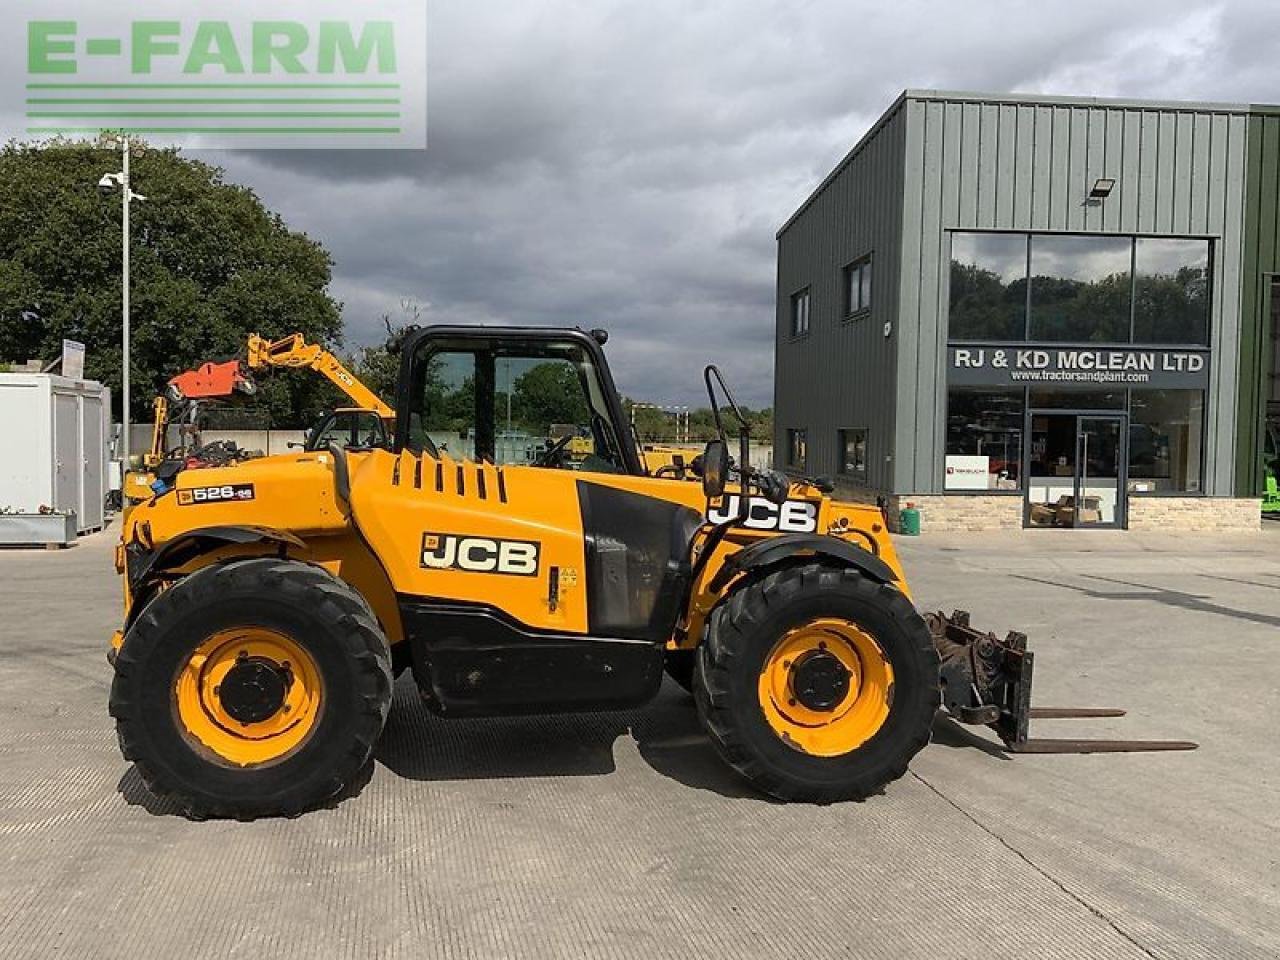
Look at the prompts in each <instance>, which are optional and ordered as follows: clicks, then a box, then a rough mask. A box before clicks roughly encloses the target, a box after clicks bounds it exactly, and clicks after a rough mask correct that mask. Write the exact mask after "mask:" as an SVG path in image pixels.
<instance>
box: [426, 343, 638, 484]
mask: <svg viewBox="0 0 1280 960" xmlns="http://www.w3.org/2000/svg"><path fill="white" fill-rule="evenodd" d="M423 349H424V351H426V350H428V349H430V348H429V347H426V348H423ZM419 356H420V359H418V358H415V359H416V361H417V371H416V372H415V378H416V380H417V383H418V385H417V386H416V387H415V390H416V391H417V396H416V400H415V402H414V404H413V406H412V407H411V410H410V428H409V429H410V442H409V446H410V448H411V449H413V450H426V451H429V452H430V451H432V449H433V448H434V450H435V451H440V452H447V453H448V454H450V455H451V456H452V457H453V458H454V459H463V458H466V459H476V458H477V456H478V455H479V456H483V457H484V458H487V459H492V460H493V461H494V462H495V463H499V464H507V463H510V464H534V465H537V466H545V467H553V468H557V469H573V470H587V471H594V472H617V471H618V470H621V469H623V468H625V461H624V459H623V457H622V454H621V445H620V444H619V442H618V438H617V437H616V436H615V435H614V430H613V428H612V426H611V425H610V424H611V421H610V418H609V411H608V408H607V405H606V404H605V403H604V401H603V396H604V394H603V392H602V390H601V389H600V387H599V376H598V373H597V371H596V369H595V367H594V365H593V364H592V362H591V359H590V357H589V356H588V355H587V354H586V352H585V351H584V350H583V349H582V348H581V347H579V346H578V345H577V344H573V343H555V342H550V343H545V344H524V343H519V342H517V343H516V344H514V346H508V345H506V344H501V343H499V344H494V345H492V346H486V347H477V348H475V349H458V350H448V349H442V350H432V351H431V352H423V353H421V354H420V355H419ZM478 444H479V449H478V447H477V445H478Z"/></svg>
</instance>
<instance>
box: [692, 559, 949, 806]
mask: <svg viewBox="0 0 1280 960" xmlns="http://www.w3.org/2000/svg"><path fill="white" fill-rule="evenodd" d="M830 622H840V623H848V624H850V625H851V626H853V627H854V630H853V632H854V633H860V634H861V635H862V636H863V637H865V638H867V640H868V642H869V643H870V644H871V645H872V647H873V648H874V649H877V650H878V652H879V654H880V656H881V658H882V659H883V662H884V666H883V667H881V669H882V670H883V671H884V673H885V674H887V677H888V680H887V684H886V687H887V688H886V689H883V690H880V691H878V693H879V695H880V696H881V700H880V702H879V703H878V704H876V703H873V704H871V707H872V708H874V709H873V710H872V716H873V720H872V722H870V723H869V724H868V725H866V733H865V739H863V740H862V741H861V742H857V743H856V746H853V748H852V749H849V750H847V751H845V752H840V750H839V747H836V748H834V749H829V750H827V751H826V752H825V753H824V754H822V755H817V754H815V753H814V752H812V751H810V750H808V749H804V748H802V747H801V746H800V745H799V744H800V742H801V741H802V740H803V739H804V737H806V736H808V735H809V730H808V729H806V728H804V727H799V726H797V727H793V728H792V729H793V730H795V731H796V732H797V737H796V738H787V737H784V736H783V734H782V733H780V732H779V730H778V729H777V728H778V726H779V725H778V724H777V723H776V722H771V720H770V719H769V717H768V716H767V715H766V710H767V709H769V708H768V706H767V705H766V703H765V693H764V690H765V687H766V686H767V681H762V672H764V671H767V670H769V669H770V664H771V663H775V662H776V661H775V660H771V654H773V653H774V652H775V651H777V649H778V647H779V645H780V644H783V643H784V642H787V639H786V638H788V637H790V636H793V635H794V634H795V633H796V632H797V631H803V630H805V629H807V627H806V625H808V624H813V623H830ZM835 642H836V641H833V645H834V644H835ZM824 649H825V643H824ZM857 656H858V653H857V652H856V651H855V652H854V654H853V657H854V658H856V657H857ZM790 662H791V661H786V665H787V666H790ZM866 666H867V668H868V670H867V671H863V672H862V673H861V674H860V675H865V676H866V677H868V678H869V677H871V676H872V674H871V673H870V672H869V671H870V669H871V667H872V666H874V665H871V664H867V665H866ZM774 669H776V666H775V667H774ZM867 689H868V690H869V691H870V692H869V693H868V694H867V695H868V696H871V695H872V694H875V693H877V691H876V690H875V689H874V688H867ZM850 690H851V692H850V693H848V694H847V696H855V694H854V693H853V692H852V690H853V688H852V687H851V688H850ZM694 696H695V699H696V701H697V706H698V714H699V717H700V718H701V720H702V723H703V726H704V728H705V729H706V731H707V733H708V735H709V736H710V738H711V741H712V743H713V744H714V745H715V747H716V749H717V751H718V752H719V753H720V755H721V756H722V757H723V758H724V759H725V761H726V762H727V763H728V764H729V765H730V766H732V767H733V768H734V769H735V770H737V771H738V773H740V774H741V775H742V776H743V777H745V778H746V779H747V780H749V781H750V782H751V783H752V784H753V785H754V786H755V787H756V788H757V789H759V790H761V791H762V792H764V793H767V794H769V795H770V796H773V797H777V798H779V799H782V800H798V801H805V802H811V803H831V802H834V801H838V800H846V799H860V798H863V797H866V796H868V795H869V794H872V793H875V792H877V791H879V790H880V789H881V788H883V787H884V785H885V784H887V783H889V782H891V781H893V780H896V779H897V778H899V777H901V776H902V775H903V774H904V773H905V772H906V770H907V766H908V764H909V763H910V762H911V758H912V757H914V756H915V755H916V753H918V752H919V751H920V750H921V748H923V747H924V746H925V744H927V743H928V742H929V736H930V732H931V729H932V725H933V718H934V714H935V713H936V711H937V709H938V704H939V700H940V696H939V682H938V656H937V653H936V652H935V650H934V646H933V641H932V640H931V638H930V636H929V631H928V628H927V627H926V626H925V623H924V620H923V619H922V618H921V617H920V615H919V613H918V612H917V611H916V609H915V608H914V607H913V606H912V605H911V603H910V601H908V600H907V598H906V597H905V596H904V595H903V594H902V592H901V591H899V590H897V589H896V588H894V587H892V586H889V585H887V584H881V583H877V582H875V581H873V580H871V579H869V578H867V577H866V576H864V575H863V574H862V573H861V572H860V571H857V570H853V569H839V568H833V567H825V566H822V565H819V564H806V565H803V566H796V567H789V568H785V569H782V570H779V571H775V572H774V573H771V574H769V575H768V576H766V577H763V578H761V579H758V580H756V581H754V582H750V583H748V584H746V585H744V586H742V587H740V588H738V589H737V591H736V592H735V593H733V594H732V595H731V596H730V597H729V598H728V599H727V601H726V602H724V603H722V604H720V606H718V607H717V608H716V609H715V611H714V612H713V613H712V616H711V620H710V625H709V629H708V631H707V637H706V639H705V641H704V642H703V643H702V644H701V645H700V646H699V648H698V658H697V669H696V671H695V675H694ZM848 702H853V701H848ZM790 703H791V704H792V705H793V706H794V704H795V701H794V700H791V701H790ZM886 705H887V713H886V712H885V709H886ZM824 707H825V705H824ZM876 710H878V711H879V712H878V713H876ZM775 715H776V711H775ZM831 716H833V717H834V716H837V714H834V713H833V714H831ZM849 716H852V714H849ZM838 722H844V721H843V720H840V721H838ZM784 729H785V728H784ZM857 740H858V737H857V736H853V737H851V738H850V739H849V742H850V743H854V742H855V741H857ZM836 742H837V743H839V739H838V738H837V739H836Z"/></svg>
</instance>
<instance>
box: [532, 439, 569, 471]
mask: <svg viewBox="0 0 1280 960" xmlns="http://www.w3.org/2000/svg"><path fill="white" fill-rule="evenodd" d="M572 439H573V435H572V434H569V435H567V436H563V437H561V438H560V439H559V440H557V441H556V442H555V443H553V444H552V445H551V446H549V447H547V449H546V450H544V451H542V453H541V454H539V455H538V457H537V459H535V460H534V461H533V465H534V466H535V467H559V466H560V464H561V463H562V461H563V458H564V448H565V447H567V446H569V441H570V440H572Z"/></svg>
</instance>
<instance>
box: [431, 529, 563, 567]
mask: <svg viewBox="0 0 1280 960" xmlns="http://www.w3.org/2000/svg"><path fill="white" fill-rule="evenodd" d="M540 548H541V545H540V544H538V543H537V542H535V541H533V540H496V539H493V538H491V537H472V536H466V535H464V534H455V533H424V534H423V535H422V566H423V567H425V568H428V569H435V570H466V571H469V572H471V573H505V574H510V575H512V576H517V577H533V576H537V574H538V553H539V550H540Z"/></svg>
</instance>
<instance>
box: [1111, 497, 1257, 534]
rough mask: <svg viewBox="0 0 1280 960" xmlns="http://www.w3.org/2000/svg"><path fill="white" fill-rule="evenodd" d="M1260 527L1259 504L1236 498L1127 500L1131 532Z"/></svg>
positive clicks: (1239, 530)
mask: <svg viewBox="0 0 1280 960" xmlns="http://www.w3.org/2000/svg"><path fill="white" fill-rule="evenodd" d="M1261 528H1262V503H1261V501H1260V500H1258V499H1257V498H1256V497H1255V498H1249V499H1244V498H1235V497H1130V498H1129V529H1130V530H1169V531H1179V532H1181V531H1186V532H1192V533H1194V532H1203V533H1247V532H1251V531H1257V530H1260V529H1261Z"/></svg>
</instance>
